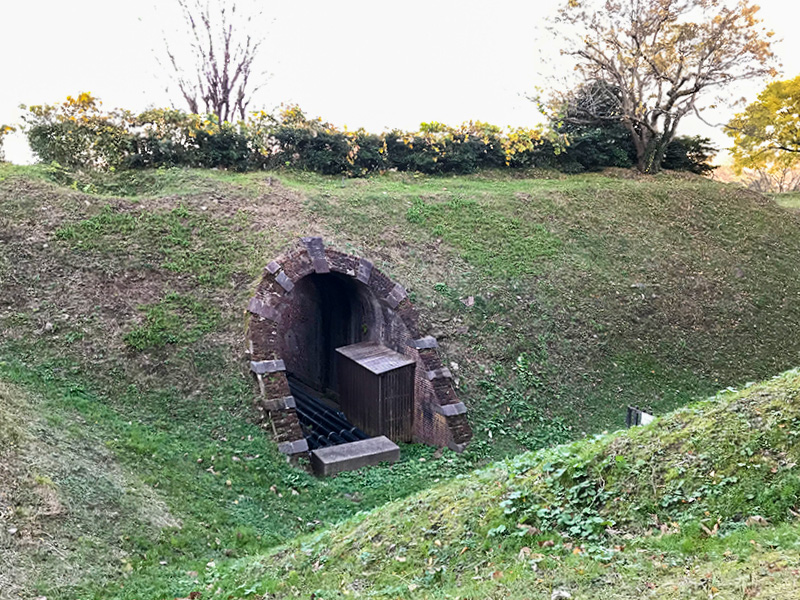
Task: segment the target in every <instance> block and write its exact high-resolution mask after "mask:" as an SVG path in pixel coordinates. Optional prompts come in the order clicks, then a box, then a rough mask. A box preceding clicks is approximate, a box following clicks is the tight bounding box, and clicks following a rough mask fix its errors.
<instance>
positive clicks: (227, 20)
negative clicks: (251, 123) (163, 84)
mask: <svg viewBox="0 0 800 600" xmlns="http://www.w3.org/2000/svg"><path fill="white" fill-rule="evenodd" d="M178 5H179V6H180V8H181V12H182V15H183V19H184V22H185V25H186V27H187V33H188V36H189V48H188V52H186V50H187V49H182V48H181V49H180V50H181V51H180V52H175V51H174V50H175V48H176V44H175V43H174V42H171V40H169V39H168V38H167V36H166V34H165V36H164V43H165V46H166V51H167V56H168V57H169V64H170V66H171V68H172V69H173V70H174V71H175V83H176V84H177V86H178V89H179V90H180V92H181V95H182V96H183V99H184V100H185V101H186V104H187V105H188V107H189V110H190V111H191V112H193V113H198V114H199V113H213V114H215V115H216V116H217V118H218V119H219V122H220V123H222V122H224V121H230V120H231V119H235V118H237V117H238V118H239V119H244V118H245V115H246V113H247V107H248V105H249V104H250V101H251V99H252V97H253V94H254V93H255V92H256V91H257V90H258V89H260V88H261V87H262V86H263V84H264V82H263V80H262V81H259V80H258V79H263V75H262V74H254V71H253V69H254V66H255V63H256V60H257V58H258V56H259V52H260V50H261V45H262V43H263V41H264V37H263V35H262V34H258V33H256V32H255V30H254V27H256V26H258V21H259V17H261V16H262V12H260V11H259V12H256V13H253V14H242V13H241V11H237V7H236V2H229V3H227V2H225V0H178Z"/></svg>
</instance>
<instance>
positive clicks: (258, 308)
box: [247, 298, 281, 323]
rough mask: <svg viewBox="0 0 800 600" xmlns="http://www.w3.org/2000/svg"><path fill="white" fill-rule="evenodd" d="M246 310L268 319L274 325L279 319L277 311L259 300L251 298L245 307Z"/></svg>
mask: <svg viewBox="0 0 800 600" xmlns="http://www.w3.org/2000/svg"><path fill="white" fill-rule="evenodd" d="M247 310H248V311H250V312H251V313H253V314H254V315H258V316H259V317H262V318H264V319H269V320H270V321H275V322H276V323H277V322H279V321H280V318H281V316H280V314H279V313H278V311H277V310H275V309H274V308H272V307H271V306H270V305H269V304H267V303H266V302H264V301H263V300H261V299H259V298H251V299H250V303H249V304H248V305H247Z"/></svg>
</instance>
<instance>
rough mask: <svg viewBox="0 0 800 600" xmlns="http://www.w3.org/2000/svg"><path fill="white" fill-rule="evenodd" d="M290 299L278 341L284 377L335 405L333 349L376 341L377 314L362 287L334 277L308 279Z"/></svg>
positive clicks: (320, 276)
mask: <svg viewBox="0 0 800 600" xmlns="http://www.w3.org/2000/svg"><path fill="white" fill-rule="evenodd" d="M292 295H293V299H292V303H291V309H290V315H289V318H288V319H285V320H284V327H283V331H282V332H281V333H282V335H281V336H280V337H281V340H282V343H283V346H284V348H283V353H282V356H283V357H284V360H285V362H286V370H287V374H288V375H290V376H291V377H292V378H294V379H295V380H297V381H300V382H302V383H303V384H305V385H306V386H308V387H310V388H312V389H313V390H316V391H317V392H319V393H320V394H321V395H322V396H325V397H327V398H329V399H331V400H334V401H336V400H338V392H339V382H338V373H337V363H338V361H337V359H336V349H337V348H340V347H342V346H348V345H350V344H355V343H358V342H362V341H369V340H377V339H379V336H380V332H379V326H380V323H379V319H380V316H379V315H380V311H379V310H376V308H375V306H374V304H373V299H372V296H371V293H370V291H369V290H368V288H366V286H364V285H363V284H362V283H360V282H358V281H356V280H354V279H353V278H352V277H346V276H344V275H340V274H338V273H325V274H318V273H314V274H311V275H308V276H306V277H304V278H303V279H301V280H300V281H298V282H297V284H296V285H295V287H294V289H293V290H292Z"/></svg>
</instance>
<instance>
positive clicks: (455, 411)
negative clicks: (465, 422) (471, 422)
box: [435, 402, 467, 417]
mask: <svg viewBox="0 0 800 600" xmlns="http://www.w3.org/2000/svg"><path fill="white" fill-rule="evenodd" d="M435 410H436V412H438V413H439V414H440V415H444V416H445V417H454V416H455V415H463V414H464V413H466V412H467V407H466V405H465V404H464V403H463V402H456V403H454V404H445V405H444V406H436V407H435Z"/></svg>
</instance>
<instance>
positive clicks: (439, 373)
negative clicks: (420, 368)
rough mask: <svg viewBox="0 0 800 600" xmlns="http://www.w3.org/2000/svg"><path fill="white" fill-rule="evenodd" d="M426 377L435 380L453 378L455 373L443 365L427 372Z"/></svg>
mask: <svg viewBox="0 0 800 600" xmlns="http://www.w3.org/2000/svg"><path fill="white" fill-rule="evenodd" d="M425 377H427V378H428V381H433V380H434V379H452V378H453V374H452V373H451V372H450V369H448V368H447V367H442V368H441V369H436V370H434V371H428V372H427V373H425Z"/></svg>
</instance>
